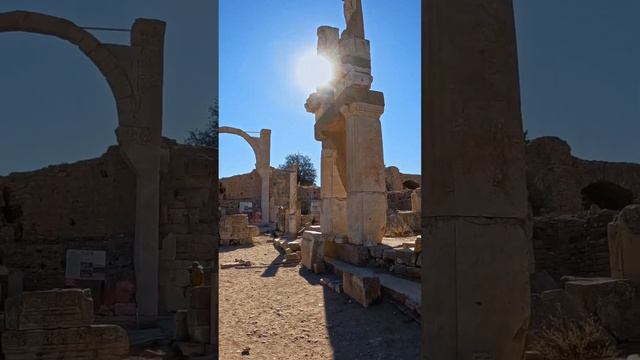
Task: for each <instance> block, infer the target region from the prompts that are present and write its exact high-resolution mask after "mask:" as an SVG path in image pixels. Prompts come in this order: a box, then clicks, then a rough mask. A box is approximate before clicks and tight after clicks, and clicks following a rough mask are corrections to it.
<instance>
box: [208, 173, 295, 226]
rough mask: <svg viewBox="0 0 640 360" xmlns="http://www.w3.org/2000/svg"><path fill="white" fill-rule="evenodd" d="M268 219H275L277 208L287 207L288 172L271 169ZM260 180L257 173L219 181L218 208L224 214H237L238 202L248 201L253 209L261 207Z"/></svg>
mask: <svg viewBox="0 0 640 360" xmlns="http://www.w3.org/2000/svg"><path fill="white" fill-rule="evenodd" d="M269 187H270V189H271V190H270V196H269V201H270V202H271V204H270V218H271V219H275V218H276V215H277V208H278V206H284V207H289V171H288V170H280V169H273V172H272V173H271V177H270V184H269ZM260 191H261V179H260V175H259V174H258V172H257V171H255V170H253V171H252V172H250V173H248V174H241V175H235V176H230V177H227V178H222V179H220V207H221V208H222V211H223V213H224V214H229V215H230V214H237V213H238V212H239V205H240V202H243V201H250V202H252V203H253V209H254V211H255V210H259V209H260V206H261V197H260Z"/></svg>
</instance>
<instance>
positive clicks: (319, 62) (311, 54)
mask: <svg viewBox="0 0 640 360" xmlns="http://www.w3.org/2000/svg"><path fill="white" fill-rule="evenodd" d="M295 71H296V79H297V81H298V84H299V85H300V86H301V87H302V88H303V89H304V90H306V91H309V92H313V91H315V90H316V88H317V87H319V86H323V85H327V84H328V83H329V82H330V81H331V79H332V78H333V64H331V62H330V61H329V60H328V59H327V58H325V57H323V56H320V55H317V54H316V53H315V51H308V52H306V53H304V54H302V55H301V56H300V57H299V58H298V61H297V64H296V69H295Z"/></svg>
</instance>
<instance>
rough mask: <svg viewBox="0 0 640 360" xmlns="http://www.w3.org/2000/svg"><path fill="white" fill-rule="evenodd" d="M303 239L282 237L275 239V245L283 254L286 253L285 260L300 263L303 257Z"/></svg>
mask: <svg viewBox="0 0 640 360" xmlns="http://www.w3.org/2000/svg"><path fill="white" fill-rule="evenodd" d="M301 242H302V239H299V238H296V239H291V238H286V237H280V238H277V239H275V240H274V241H273V247H275V248H276V250H278V251H279V252H280V253H281V254H284V260H285V261H286V262H290V263H296V264H297V263H299V262H300V260H301V259H302V256H301V251H302V247H301V246H300V244H301Z"/></svg>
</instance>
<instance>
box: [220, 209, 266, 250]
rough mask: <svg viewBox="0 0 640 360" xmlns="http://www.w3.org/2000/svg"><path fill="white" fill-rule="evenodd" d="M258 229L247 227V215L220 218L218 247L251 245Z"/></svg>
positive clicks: (258, 231)
mask: <svg viewBox="0 0 640 360" xmlns="http://www.w3.org/2000/svg"><path fill="white" fill-rule="evenodd" d="M258 235H260V229H258V227H257V226H255V225H249V218H248V216H247V214H233V215H224V216H222V217H221V218H220V245H245V244H253V237H255V236H258Z"/></svg>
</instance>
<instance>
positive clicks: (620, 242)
mask: <svg viewBox="0 0 640 360" xmlns="http://www.w3.org/2000/svg"><path fill="white" fill-rule="evenodd" d="M607 237H608V243H609V257H610V264H611V265H610V266H611V276H612V277H615V278H625V279H630V280H633V281H635V282H637V283H640V205H639V204H633V205H628V206H626V207H625V208H624V209H622V210H621V211H620V213H619V214H618V216H616V218H615V219H614V220H613V222H611V223H610V224H608V226H607Z"/></svg>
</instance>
